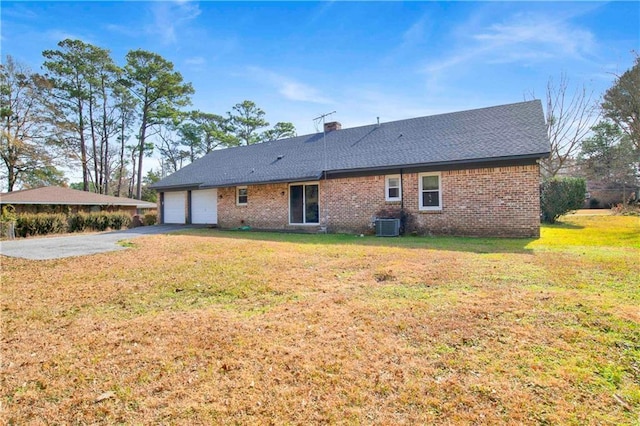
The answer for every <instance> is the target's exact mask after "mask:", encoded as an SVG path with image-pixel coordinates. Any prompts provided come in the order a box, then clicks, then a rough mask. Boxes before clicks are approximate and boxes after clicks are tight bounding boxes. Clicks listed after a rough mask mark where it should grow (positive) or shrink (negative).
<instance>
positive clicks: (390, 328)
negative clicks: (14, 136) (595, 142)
mask: <svg viewBox="0 0 640 426" xmlns="http://www.w3.org/2000/svg"><path fill="white" fill-rule="evenodd" d="M122 244H123V245H124V246H126V247H129V249H128V250H126V251H122V252H113V253H105V254H100V255H94V256H89V257H83V258H71V259H61V260H52V261H26V260H17V259H9V258H2V287H1V293H0V294H1V299H2V357H1V359H0V363H1V364H0V365H1V369H2V370H1V371H2V375H1V378H0V380H1V382H0V384H1V399H0V401H1V404H2V406H1V407H2V408H1V410H2V415H3V421H4V422H5V423H9V424H11V423H14V424H48V423H53V424H86V423H90V424H96V423H97V424H327V423H329V424H334V423H337V424H451V423H463V424H469V423H474V424H536V425H538V424H639V423H640V418H639V417H638V416H639V411H640V308H639V307H640V278H639V277H640V219H639V218H638V217H622V216H566V217H564V218H562V220H561V221H560V222H559V223H558V224H556V225H552V226H544V227H543V228H542V236H541V238H540V239H537V240H533V239H499V238H456V237H425V238H422V237H403V238H375V237H368V236H367V237H356V236H353V235H299V234H276V233H258V232H241V231H224V232H223V231H217V230H209V229H198V230H189V231H188V232H184V233H182V234H179V235H176V234H172V235H158V236H149V237H144V238H140V239H136V240H135V243H134V244H130V243H128V242H126V241H125V242H123V243H122Z"/></svg>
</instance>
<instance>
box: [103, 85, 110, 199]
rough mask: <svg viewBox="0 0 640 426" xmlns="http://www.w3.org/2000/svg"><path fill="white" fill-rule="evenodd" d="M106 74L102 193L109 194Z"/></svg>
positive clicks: (104, 87)
mask: <svg viewBox="0 0 640 426" xmlns="http://www.w3.org/2000/svg"><path fill="white" fill-rule="evenodd" d="M105 84H106V83H105V79H104V76H103V77H102V141H101V143H100V154H101V156H102V167H101V168H102V176H101V180H102V182H101V185H102V188H103V191H102V193H103V194H105V195H107V194H108V193H109V175H110V174H111V171H110V170H109V134H108V133H107V130H108V126H107V121H108V120H107V88H106V86H105Z"/></svg>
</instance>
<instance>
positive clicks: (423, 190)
mask: <svg viewBox="0 0 640 426" xmlns="http://www.w3.org/2000/svg"><path fill="white" fill-rule="evenodd" d="M418 176H419V179H420V181H419V188H418V190H419V196H420V200H419V202H420V204H419V206H420V207H419V208H420V210H442V188H441V183H442V182H441V179H440V173H420V175H418Z"/></svg>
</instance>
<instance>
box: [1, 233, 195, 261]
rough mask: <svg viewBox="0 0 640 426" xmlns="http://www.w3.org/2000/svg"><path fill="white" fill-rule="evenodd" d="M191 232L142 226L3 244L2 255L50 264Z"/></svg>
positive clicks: (4, 242)
mask: <svg viewBox="0 0 640 426" xmlns="http://www.w3.org/2000/svg"><path fill="white" fill-rule="evenodd" d="M187 228H189V226H188V225H154V226H140V227H138V228H133V229H126V230H124V231H113V232H103V233H100V234H78V235H69V236H64V237H53V238H25V239H19V240H12V241H2V242H0V254H2V255H4V256H9V257H21V258H23V259H32V260H46V259H60V258H63V257H71V256H85V255H88V254H95V253H104V252H107V251H115V250H124V249H125V248H126V247H122V246H121V245H119V244H118V241H122V240H130V239H132V238H137V237H142V236H144V235H153V234H166V233H168V232H174V231H179V230H182V229H187Z"/></svg>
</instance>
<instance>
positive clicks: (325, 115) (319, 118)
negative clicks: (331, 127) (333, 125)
mask: <svg viewBox="0 0 640 426" xmlns="http://www.w3.org/2000/svg"><path fill="white" fill-rule="evenodd" d="M335 113H336V112H335V111H331V112H327V113H326V114H320V115H319V116H318V117H316V118H314V119H313V125H314V126H315V127H316V132H318V131H319V130H318V124H320V121H322V131H323V132H324V123H325V120H324V119H325V118H327V117H328V116H330V115H331V114H335Z"/></svg>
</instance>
